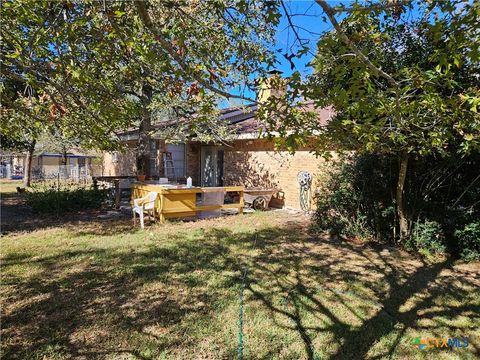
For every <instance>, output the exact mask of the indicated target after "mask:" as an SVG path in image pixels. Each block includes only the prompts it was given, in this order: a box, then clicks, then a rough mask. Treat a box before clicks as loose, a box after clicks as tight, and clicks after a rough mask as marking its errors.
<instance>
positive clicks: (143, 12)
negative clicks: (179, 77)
mask: <svg viewBox="0 0 480 360" xmlns="http://www.w3.org/2000/svg"><path fill="white" fill-rule="evenodd" d="M135 5H136V8H137V11H138V14H139V16H140V19H141V20H142V22H143V24H144V25H145V26H146V27H147V29H149V30H150V32H152V33H153V35H155V37H156V40H157V41H158V42H159V43H160V45H161V46H162V48H163V49H164V50H165V51H167V53H168V55H170V57H171V58H172V59H173V60H175V62H176V63H177V64H178V65H179V66H180V67H181V68H182V70H183V71H184V72H185V73H187V74H190V75H191V76H192V77H193V78H194V79H195V80H196V81H197V82H198V83H199V84H200V85H202V86H203V87H205V88H206V89H209V90H210V91H212V92H214V93H216V94H217V95H220V96H223V97H225V98H227V99H230V98H232V99H241V100H246V101H250V102H253V103H255V104H256V103H257V101H256V100H254V99H251V98H249V97H245V96H242V95H235V94H231V93H229V92H227V91H224V90H220V89H218V88H216V87H215V86H212V85H211V84H209V83H208V81H205V80H204V79H202V77H201V76H198V74H195V73H194V72H193V71H192V72H189V71H188V70H189V69H188V65H187V64H186V63H185V61H184V60H183V59H182V58H181V57H180V56H179V55H178V54H177V53H176V51H175V49H174V48H173V47H172V46H171V45H170V44H169V43H168V41H166V40H165V39H164V38H163V36H162V34H161V33H160V32H159V31H157V29H156V28H155V26H154V25H153V23H152V20H151V18H150V16H149V15H148V11H147V8H146V6H145V2H144V1H142V0H137V1H135Z"/></svg>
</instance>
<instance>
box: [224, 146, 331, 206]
mask: <svg viewBox="0 0 480 360" xmlns="http://www.w3.org/2000/svg"><path fill="white" fill-rule="evenodd" d="M232 145H233V146H232V147H231V148H229V147H225V170H224V173H225V185H244V186H245V187H266V188H276V189H278V190H281V191H282V192H283V193H284V199H283V202H284V205H285V206H287V207H291V208H295V209H298V208H300V204H299V200H298V198H299V192H300V190H299V185H298V182H297V174H298V172H299V171H302V170H306V171H308V172H310V173H311V174H312V175H313V183H312V192H311V193H312V197H313V194H314V193H315V188H316V186H317V184H318V175H319V174H320V173H321V171H322V170H321V169H322V167H325V166H326V165H325V160H323V159H322V158H316V157H315V156H314V155H313V154H311V153H310V152H309V151H308V150H307V149H304V150H300V151H297V152H296V153H295V154H294V155H291V154H289V153H288V152H287V151H275V150H274V147H273V143H272V142H271V141H267V140H260V139H259V140H237V141H234V142H233V144H232ZM275 202H276V203H277V204H280V202H279V200H277V201H275Z"/></svg>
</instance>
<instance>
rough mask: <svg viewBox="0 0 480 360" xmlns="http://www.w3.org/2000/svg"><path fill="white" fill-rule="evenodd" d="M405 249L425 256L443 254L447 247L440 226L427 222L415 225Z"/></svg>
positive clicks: (433, 222)
mask: <svg viewBox="0 0 480 360" xmlns="http://www.w3.org/2000/svg"><path fill="white" fill-rule="evenodd" d="M405 247H406V248H407V249H408V250H417V251H418V252H419V253H420V254H422V255H426V256H429V255H438V254H444V253H445V251H446V250H447V246H446V239H445V234H444V232H443V229H442V226H441V225H440V224H439V223H438V222H436V221H429V220H425V221H424V222H421V223H417V224H416V226H415V228H414V230H413V232H412V234H411V235H410V237H409V238H408V240H407V242H406V243H405Z"/></svg>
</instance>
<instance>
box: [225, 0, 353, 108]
mask: <svg viewBox="0 0 480 360" xmlns="http://www.w3.org/2000/svg"><path fill="white" fill-rule="evenodd" d="M329 3H330V4H331V5H340V1H330V2H329ZM342 3H343V4H348V3H349V1H343V2H342ZM284 5H285V8H286V10H287V11H288V13H289V14H291V16H292V17H291V19H292V22H293V23H294V25H295V26H296V27H295V29H296V31H297V33H298V35H299V37H300V38H301V39H302V40H305V41H306V43H307V45H308V46H309V47H310V53H308V54H306V55H304V56H302V57H301V58H296V57H295V58H292V61H293V64H294V66H295V67H294V68H293V69H292V67H291V63H290V62H289V61H288V60H287V59H286V58H285V57H284V55H285V54H287V55H289V54H292V52H296V51H298V50H299V43H298V41H297V40H296V35H295V33H294V32H293V30H292V28H291V26H289V23H288V19H287V17H286V16H285V10H284V9H283V8H282V7H280V10H281V13H282V17H281V20H280V23H279V25H278V28H277V34H276V41H275V42H276V44H275V50H276V51H277V57H278V60H279V61H280V63H279V64H278V66H277V70H280V71H282V73H283V76H289V75H291V74H292V72H293V71H296V70H297V71H300V73H301V74H302V75H306V74H308V73H309V72H311V69H310V68H309V67H308V62H309V61H310V60H311V59H312V57H313V54H314V52H315V43H316V41H317V40H318V38H319V37H320V35H321V34H322V33H323V32H325V31H330V30H331V29H332V25H331V24H330V22H328V21H327V22H325V21H323V20H322V15H323V11H322V9H321V8H320V6H319V5H318V4H316V3H315V1H284ZM244 94H245V95H246V96H248V97H252V98H255V93H254V92H253V91H247V92H245V93H244ZM238 102H239V101H238V100H233V101H230V102H227V101H224V102H222V104H221V107H227V106H231V105H232V104H238Z"/></svg>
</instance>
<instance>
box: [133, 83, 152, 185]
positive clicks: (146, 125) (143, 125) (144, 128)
mask: <svg viewBox="0 0 480 360" xmlns="http://www.w3.org/2000/svg"><path fill="white" fill-rule="evenodd" d="M142 98H143V106H144V113H143V116H142V120H141V122H140V126H139V129H138V141H137V158H136V163H137V164H136V165H137V175H146V176H150V166H149V160H150V130H151V126H152V120H151V114H150V111H149V110H148V106H149V105H150V102H151V99H152V88H151V86H149V85H148V84H144V85H143V86H142Z"/></svg>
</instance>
